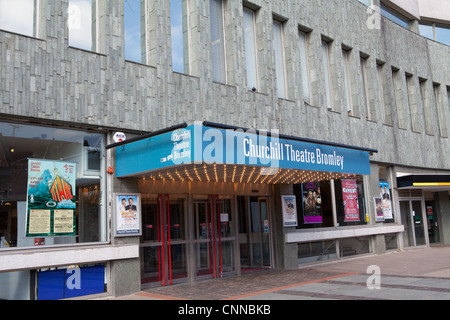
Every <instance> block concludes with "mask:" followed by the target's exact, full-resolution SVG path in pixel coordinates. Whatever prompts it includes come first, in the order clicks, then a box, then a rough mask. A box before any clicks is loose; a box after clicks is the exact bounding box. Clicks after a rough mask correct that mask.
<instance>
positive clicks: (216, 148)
mask: <svg viewBox="0 0 450 320" xmlns="http://www.w3.org/2000/svg"><path fill="white" fill-rule="evenodd" d="M193 163H198V164H200V163H206V164H213V163H216V164H227V165H234V164H236V165H251V166H259V167H264V168H281V169H299V170H311V171H324V172H334V173H349V174H362V175H367V174H370V162H369V154H368V152H365V151H361V150H354V149H349V148H343V147H335V146H329V145H323V144H319V143H310V142H303V141H298V140H291V139H286V138H278V137H276V136H275V135H274V134H273V133H272V134H271V135H264V134H261V133H259V134H257V133H256V132H255V131H250V130H248V131H243V130H225V129H218V128H211V127H206V126H203V125H197V124H196V125H192V126H189V127H187V128H184V129H179V130H175V131H173V132H169V133H165V134H161V135H158V136H154V137H151V138H148V139H145V140H141V141H137V142H133V143H130V144H126V145H124V146H120V147H118V148H116V167H117V170H116V174H117V177H126V176H135V175H139V174H145V173H148V172H151V171H155V170H158V169H164V168H168V167H171V166H176V165H181V164H193Z"/></svg>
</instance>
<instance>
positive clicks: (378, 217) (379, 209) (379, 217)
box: [373, 197, 384, 222]
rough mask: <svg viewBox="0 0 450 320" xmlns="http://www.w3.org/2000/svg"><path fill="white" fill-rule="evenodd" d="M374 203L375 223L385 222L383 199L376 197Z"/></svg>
mask: <svg viewBox="0 0 450 320" xmlns="http://www.w3.org/2000/svg"><path fill="white" fill-rule="evenodd" d="M373 201H374V206H375V221H376V222H382V221H384V215H383V199H382V198H381V197H374V198H373Z"/></svg>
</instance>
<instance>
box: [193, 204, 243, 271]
mask: <svg viewBox="0 0 450 320" xmlns="http://www.w3.org/2000/svg"><path fill="white" fill-rule="evenodd" d="M231 204H232V200H231V199H222V198H220V197H219V196H217V195H210V196H207V197H205V198H204V199H198V200H195V201H194V248H195V266H196V277H197V278H205V277H206V278H216V277H222V276H223V275H224V274H225V273H232V272H234V259H233V258H234V242H235V240H236V238H235V236H234V227H233V226H234V225H233V214H232V206H231Z"/></svg>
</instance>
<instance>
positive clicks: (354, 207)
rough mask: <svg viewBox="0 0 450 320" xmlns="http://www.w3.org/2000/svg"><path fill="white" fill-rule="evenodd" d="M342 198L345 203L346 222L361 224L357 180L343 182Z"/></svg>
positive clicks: (344, 180)
mask: <svg viewBox="0 0 450 320" xmlns="http://www.w3.org/2000/svg"><path fill="white" fill-rule="evenodd" d="M342 198H343V201H344V213H345V218H344V222H359V221H360V218H359V203H358V187H357V184H356V180H355V179H343V180H342Z"/></svg>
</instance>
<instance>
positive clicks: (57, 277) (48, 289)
mask: <svg viewBox="0 0 450 320" xmlns="http://www.w3.org/2000/svg"><path fill="white" fill-rule="evenodd" d="M64 274H65V270H56V271H48V272H39V273H38V300H59V299H63V298H64Z"/></svg>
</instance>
